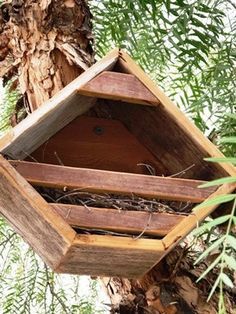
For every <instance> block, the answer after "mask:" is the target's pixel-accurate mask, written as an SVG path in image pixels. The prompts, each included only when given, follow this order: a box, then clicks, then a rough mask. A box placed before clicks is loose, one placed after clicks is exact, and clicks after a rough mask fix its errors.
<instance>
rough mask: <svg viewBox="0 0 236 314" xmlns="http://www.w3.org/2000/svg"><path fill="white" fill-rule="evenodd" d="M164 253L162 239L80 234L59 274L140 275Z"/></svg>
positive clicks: (128, 276)
mask: <svg viewBox="0 0 236 314" xmlns="http://www.w3.org/2000/svg"><path fill="white" fill-rule="evenodd" d="M163 253H164V247H163V244H162V242H161V241H160V240H149V239H138V240H134V239H130V238H125V237H113V236H101V235H77V237H76V238H75V241H74V243H73V245H72V247H71V248H70V250H69V251H68V253H67V255H66V256H65V258H64V260H63V261H62V263H61V264H60V266H59V267H58V268H57V269H56V270H55V271H56V272H60V273H70V274H87V275H92V276H120V277H126V278H137V277H140V276H141V275H143V274H144V273H145V272H146V271H147V270H148V269H149V268H150V266H151V265H152V264H153V263H155V261H156V260H158V259H159V258H160V256H161V255H162V254H163Z"/></svg>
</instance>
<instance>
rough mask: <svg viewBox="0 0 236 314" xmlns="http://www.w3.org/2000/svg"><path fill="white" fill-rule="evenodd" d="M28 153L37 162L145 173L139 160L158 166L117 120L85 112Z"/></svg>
mask: <svg viewBox="0 0 236 314" xmlns="http://www.w3.org/2000/svg"><path fill="white" fill-rule="evenodd" d="M32 156H33V157H34V158H35V159H36V160H37V161H38V162H44V163H51V164H60V163H62V164H63V165H66V166H72V167H82V168H92V169H103V170H114V171H124V172H132V173H148V171H147V169H146V167H145V166H138V164H139V163H145V164H149V165H152V166H153V167H154V168H158V164H157V163H156V158H155V157H154V156H153V155H152V154H151V153H150V152H149V151H148V149H146V148H145V147H144V146H143V145H142V144H140V143H139V142H138V140H137V139H136V138H135V136H133V135H132V134H131V133H130V132H129V131H128V130H127V129H126V127H124V125H123V124H122V123H121V122H119V121H115V120H109V119H98V118H94V117H85V116H82V117H78V118H77V119H75V120H74V121H73V122H71V123H70V124H69V125H67V126H66V127H65V128H64V129H62V130H61V131H60V132H58V133H57V134H56V135H54V136H53V137H51V138H50V139H49V140H48V141H47V142H46V143H45V144H43V145H42V146H41V147H40V148H39V149H37V150H36V151H35V152H34V153H33V154H32ZM28 160H30V159H29V158H28Z"/></svg>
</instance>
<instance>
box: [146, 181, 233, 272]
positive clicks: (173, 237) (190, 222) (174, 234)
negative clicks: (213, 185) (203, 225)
mask: <svg viewBox="0 0 236 314" xmlns="http://www.w3.org/2000/svg"><path fill="white" fill-rule="evenodd" d="M235 189H236V184H235V183H233V184H224V185H222V186H221V187H220V188H218V189H217V190H216V191H215V192H214V193H213V194H211V195H210V198H214V197H217V196H219V195H225V194H229V193H232V192H233V191H234V190H235ZM217 207H218V205H210V206H206V207H204V208H199V209H196V210H195V211H194V209H193V211H194V212H193V213H192V214H191V215H189V216H188V217H185V218H184V219H183V220H182V221H181V222H180V223H178V224H177V225H176V227H175V228H173V229H172V230H171V231H170V232H169V233H168V234H167V235H166V236H165V237H164V238H163V239H162V243H163V245H164V248H165V251H164V252H163V254H162V256H160V258H159V259H158V260H157V261H156V263H155V264H153V265H152V267H151V268H150V269H152V268H153V267H154V266H155V265H156V264H158V263H159V262H160V261H161V260H162V259H163V258H164V257H165V256H166V255H167V254H168V253H169V252H170V251H171V250H172V249H173V248H174V247H175V246H176V245H178V244H179V243H180V241H181V240H183V238H184V237H186V236H187V235H188V234H189V233H190V232H191V231H192V230H193V229H195V228H197V227H198V226H199V224H200V222H201V221H202V220H204V219H205V218H206V217H207V216H209V215H210V214H211V213H212V212H213V211H214V210H215V209H216V208H217ZM150 269H149V270H150Z"/></svg>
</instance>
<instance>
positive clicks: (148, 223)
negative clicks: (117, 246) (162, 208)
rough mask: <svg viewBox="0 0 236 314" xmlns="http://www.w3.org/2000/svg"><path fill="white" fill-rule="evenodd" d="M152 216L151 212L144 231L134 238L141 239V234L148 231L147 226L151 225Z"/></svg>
mask: <svg viewBox="0 0 236 314" xmlns="http://www.w3.org/2000/svg"><path fill="white" fill-rule="evenodd" d="M151 218H152V213H150V214H149V218H148V222H147V224H146V226H145V228H144V229H143V231H142V232H141V233H140V234H139V235H138V236H137V237H135V238H134V240H138V239H140V238H141V236H142V235H143V234H144V233H145V232H146V231H147V228H148V227H149V225H150V222H151Z"/></svg>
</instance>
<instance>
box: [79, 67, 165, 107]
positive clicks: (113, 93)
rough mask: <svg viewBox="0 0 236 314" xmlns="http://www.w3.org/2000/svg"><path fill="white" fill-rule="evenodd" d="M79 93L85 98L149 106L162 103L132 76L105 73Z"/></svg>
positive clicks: (82, 88)
mask: <svg viewBox="0 0 236 314" xmlns="http://www.w3.org/2000/svg"><path fill="white" fill-rule="evenodd" d="M78 92H79V93H80V94H82V95H85V96H90V97H97V98H105V99H113V100H122V101H126V102H130V103H136V104H143V105H148V106H153V105H158V104H159V103H160V102H159V101H158V99H157V98H156V97H155V96H154V95H153V94H152V93H151V92H150V91H149V89H147V88H146V86H145V85H143V84H142V83H141V82H140V81H139V80H138V79H137V77H136V76H134V75H132V74H124V73H117V72H109V71H104V72H102V73H101V74H99V75H98V76H97V77H95V78H93V79H92V80H91V81H89V82H88V83H86V84H85V85H84V86H82V87H80V88H79V89H78Z"/></svg>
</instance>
